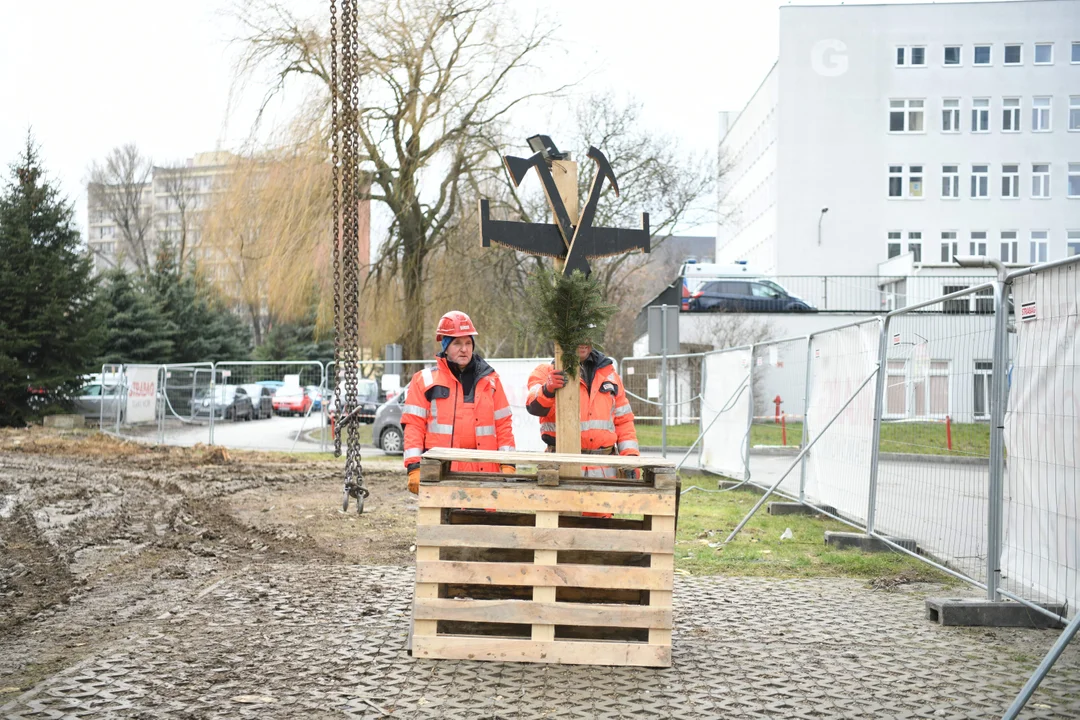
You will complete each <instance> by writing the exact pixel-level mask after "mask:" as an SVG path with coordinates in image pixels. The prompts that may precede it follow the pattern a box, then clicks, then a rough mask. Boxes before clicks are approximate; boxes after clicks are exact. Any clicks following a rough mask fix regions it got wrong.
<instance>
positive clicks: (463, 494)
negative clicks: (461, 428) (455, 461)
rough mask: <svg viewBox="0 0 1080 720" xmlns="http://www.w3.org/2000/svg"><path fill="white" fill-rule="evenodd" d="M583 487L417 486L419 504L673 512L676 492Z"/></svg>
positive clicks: (464, 506)
mask: <svg viewBox="0 0 1080 720" xmlns="http://www.w3.org/2000/svg"><path fill="white" fill-rule="evenodd" d="M632 490H633V491H629V492H628V491H627V490H623V489H619V490H615V489H605V490H591V489H590V490H586V489H583V488H573V489H569V488H568V489H563V488H561V487H559V488H537V487H521V488H519V487H506V486H505V484H501V483H477V484H476V485H475V486H463V485H451V484H449V483H447V482H443V483H440V484H438V485H421V486H420V496H419V501H420V507H421V508H425V507H437V508H466V509H472V508H480V509H483V508H494V509H495V510H506V511H511V512H514V511H517V512H522V511H531V512H545V511H554V512H604V513H614V514H617V515H671V516H674V515H675V494H674V493H673V492H670V491H667V492H658V491H655V490H653V489H651V488H646V489H641V488H633V489H632Z"/></svg>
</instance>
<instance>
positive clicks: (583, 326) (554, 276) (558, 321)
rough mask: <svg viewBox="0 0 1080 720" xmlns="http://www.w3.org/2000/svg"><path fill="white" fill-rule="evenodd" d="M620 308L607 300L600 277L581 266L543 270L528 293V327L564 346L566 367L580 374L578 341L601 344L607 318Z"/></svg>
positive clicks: (565, 368)
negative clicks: (567, 271) (565, 270)
mask: <svg viewBox="0 0 1080 720" xmlns="http://www.w3.org/2000/svg"><path fill="white" fill-rule="evenodd" d="M616 310H618V308H617V307H616V306H615V305H610V304H608V303H606V302H604V294H603V292H602V291H601V288H600V283H599V281H597V280H595V279H593V278H591V277H586V276H585V274H584V273H582V272H581V271H580V270H576V271H574V272H573V273H570V274H566V275H564V274H563V273H561V272H555V271H553V270H541V271H539V272H537V273H536V274H535V275H533V276H532V280H531V283H530V284H529V286H528V289H527V293H526V309H525V311H526V319H527V322H528V325H529V329H530V330H531V331H532V332H534V333H536V334H537V335H538V336H540V337H542V338H546V339H549V340H553V341H554V342H555V343H556V344H557V345H558V346H559V347H560V348H561V349H562V361H563V369H564V370H566V372H567V374H568V375H569V376H570V377H572V378H573V377H577V375H578V365H579V362H578V356H577V346H578V345H593V346H594V347H600V341H601V340H602V339H603V337H604V328H605V327H606V325H607V321H608V320H609V319H611V316H612V315H614V314H615V311H616Z"/></svg>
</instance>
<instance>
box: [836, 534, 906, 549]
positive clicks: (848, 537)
mask: <svg viewBox="0 0 1080 720" xmlns="http://www.w3.org/2000/svg"><path fill="white" fill-rule="evenodd" d="M889 541H890V542H894V543H896V544H897V545H899V546H900V547H902V548H904V549H905V550H908V551H910V552H917V551H918V547H917V545H916V544H915V541H914V540H912V539H910V538H895V537H891V538H889ZM825 544H826V545H828V546H829V547H834V548H839V549H841V550H843V549H847V548H857V549H859V550H863V551H865V552H895V549H894V548H892V547H889V546H888V545H886V544H885V543H883V542H882V541H881V539H880V538H876V537H873V536H872V535H864V534H863V533H855V532H833V531H832V530H826V531H825Z"/></svg>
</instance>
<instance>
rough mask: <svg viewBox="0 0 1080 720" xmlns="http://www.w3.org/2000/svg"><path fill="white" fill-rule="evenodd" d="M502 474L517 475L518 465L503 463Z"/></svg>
mask: <svg viewBox="0 0 1080 720" xmlns="http://www.w3.org/2000/svg"><path fill="white" fill-rule="evenodd" d="M502 474H503V475H516V474H517V466H516V465H503V466H502Z"/></svg>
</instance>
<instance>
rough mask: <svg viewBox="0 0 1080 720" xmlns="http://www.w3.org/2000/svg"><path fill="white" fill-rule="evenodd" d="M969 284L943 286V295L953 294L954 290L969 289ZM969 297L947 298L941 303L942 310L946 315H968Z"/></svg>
mask: <svg viewBox="0 0 1080 720" xmlns="http://www.w3.org/2000/svg"><path fill="white" fill-rule="evenodd" d="M967 289H968V286H967V285H946V286H944V287H943V288H941V294H942V295H951V294H952V293H954V292H960V291H961V290H967ZM968 310H970V308H969V307H968V299H967V297H966V296H965V297H958V298H953V299H952V300H945V301H943V302H942V303H941V312H943V313H945V314H946V315H967V314H968Z"/></svg>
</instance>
